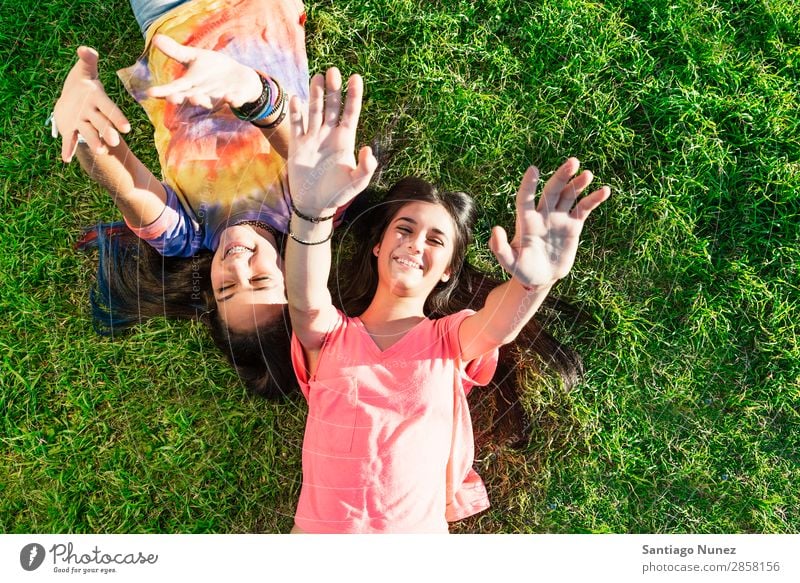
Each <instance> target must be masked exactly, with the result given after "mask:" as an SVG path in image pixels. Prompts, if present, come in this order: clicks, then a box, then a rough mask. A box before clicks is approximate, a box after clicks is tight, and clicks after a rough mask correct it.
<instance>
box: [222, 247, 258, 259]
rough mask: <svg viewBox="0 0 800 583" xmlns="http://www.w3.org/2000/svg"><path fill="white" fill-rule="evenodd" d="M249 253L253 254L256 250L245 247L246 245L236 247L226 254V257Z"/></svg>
mask: <svg viewBox="0 0 800 583" xmlns="http://www.w3.org/2000/svg"><path fill="white" fill-rule="evenodd" d="M247 252H249V253H253V252H254V250H253V249H250V248H249V247H245V246H244V245H235V246H233V247H231V248H230V249H228V250H227V251H226V252H225V257H228V256H229V255H235V254H238V253H247Z"/></svg>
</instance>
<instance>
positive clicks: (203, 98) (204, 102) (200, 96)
mask: <svg viewBox="0 0 800 583" xmlns="http://www.w3.org/2000/svg"><path fill="white" fill-rule="evenodd" d="M187 99H188V101H189V103H191V104H192V105H197V106H199V107H202V108H204V109H213V108H214V104H213V103H212V102H211V98H210V97H209V96H208V95H207V94H206V93H190V94H189V95H187Z"/></svg>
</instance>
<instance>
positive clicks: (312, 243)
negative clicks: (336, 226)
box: [289, 229, 333, 245]
mask: <svg viewBox="0 0 800 583" xmlns="http://www.w3.org/2000/svg"><path fill="white" fill-rule="evenodd" d="M289 236H290V237H291V238H292V240H294V241H297V242H298V243H300V244H301V245H322V244H323V243H327V242H328V241H330V240H331V237H333V229H331V232H330V233H328V236H327V237H325V238H324V239H322V240H321V241H305V240H303V239H298V238H297V236H296V235H295V234H294V233H292V232H291V231H289Z"/></svg>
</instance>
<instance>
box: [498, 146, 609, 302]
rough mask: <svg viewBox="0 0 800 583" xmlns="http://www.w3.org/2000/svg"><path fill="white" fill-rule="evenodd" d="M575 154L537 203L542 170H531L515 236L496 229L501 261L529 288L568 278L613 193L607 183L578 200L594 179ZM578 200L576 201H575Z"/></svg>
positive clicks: (521, 198)
mask: <svg viewBox="0 0 800 583" xmlns="http://www.w3.org/2000/svg"><path fill="white" fill-rule="evenodd" d="M579 166H580V162H578V160H577V159H576V158H570V159H568V160H567V161H566V162H564V164H562V165H561V167H560V168H559V169H558V170H556V172H555V173H554V174H553V176H551V177H550V179H549V180H548V181H547V183H546V184H545V186H544V190H543V191H542V196H541V197H540V198H539V204H538V206H537V205H536V189H537V186H538V184H539V170H538V169H537V168H535V167H533V166H531V167H530V168H528V171H527V172H526V173H525V176H524V177H523V179H522V184H520V187H519V190H518V191H517V219H516V226H515V232H514V239H513V240H512V241H511V243H510V244H509V242H508V237H507V235H506V232H505V230H504V229H503V228H502V227H495V228H494V229H492V237H491V240H490V241H489V247H490V248H491V250H492V252H493V253H494V255H495V257H497V260H498V261H499V262H500V265H502V266H503V269H505V270H506V271H507V272H508V273H509V274H511V275H512V276H513V277H514V278H516V279H517V280H518V281H519V282H520V283H521V284H522V285H524V286H526V287H532V288H538V287H546V286H550V285H552V284H553V283H555V282H556V281H557V280H559V279H561V278H562V277H564V276H566V275H567V273H569V270H570V269H571V268H572V265H573V263H574V262H575V254H576V253H577V251H578V241H579V239H580V234H581V231H582V230H583V223H584V221H586V218H587V217H588V216H589V213H591V212H592V211H593V210H594V209H596V208H597V207H598V206H600V204H601V203H602V202H603V201H605V200H606V199H607V198H608V197H609V195H610V194H611V189H610V188H609V187H607V186H604V187H602V188H600V189H599V190H595V191H594V192H592V193H591V194H589V195H587V196H584V197H583V198H581V199H580V200H578V195H580V193H581V192H583V191H584V190H585V189H586V188H587V187H588V186H589V185H590V184H591V182H592V179H593V178H594V177H593V175H592V173H591V172H589V171H588V170H584V171H583V172H581V173H580V174H578V175H577V176H575V173H576V172H577V171H578V168H579ZM576 200H578V203H577V204H575V201H576Z"/></svg>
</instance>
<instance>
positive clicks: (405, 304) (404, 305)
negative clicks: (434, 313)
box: [360, 285, 426, 324]
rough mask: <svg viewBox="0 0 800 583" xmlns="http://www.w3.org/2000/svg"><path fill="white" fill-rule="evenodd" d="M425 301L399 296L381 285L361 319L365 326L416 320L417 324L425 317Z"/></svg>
mask: <svg viewBox="0 0 800 583" xmlns="http://www.w3.org/2000/svg"><path fill="white" fill-rule="evenodd" d="M425 299H426V298H419V297H403V296H397V295H395V294H393V293H392V292H391V291H389V290H387V289H386V288H383V287H382V286H380V285H379V286H378V289H377V290H376V292H375V297H374V298H372V301H371V302H370V304H369V307H368V308H367V309H366V310H365V311H364V313H363V314H361V316H360V318H361V321H362V322H364V323H365V324H368V323H387V324H388V323H391V322H400V321H402V320H414V322H415V323H416V322H418V321H419V320H420V319H422V318H424V317H425V312H424V310H423V308H424V307H425Z"/></svg>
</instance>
